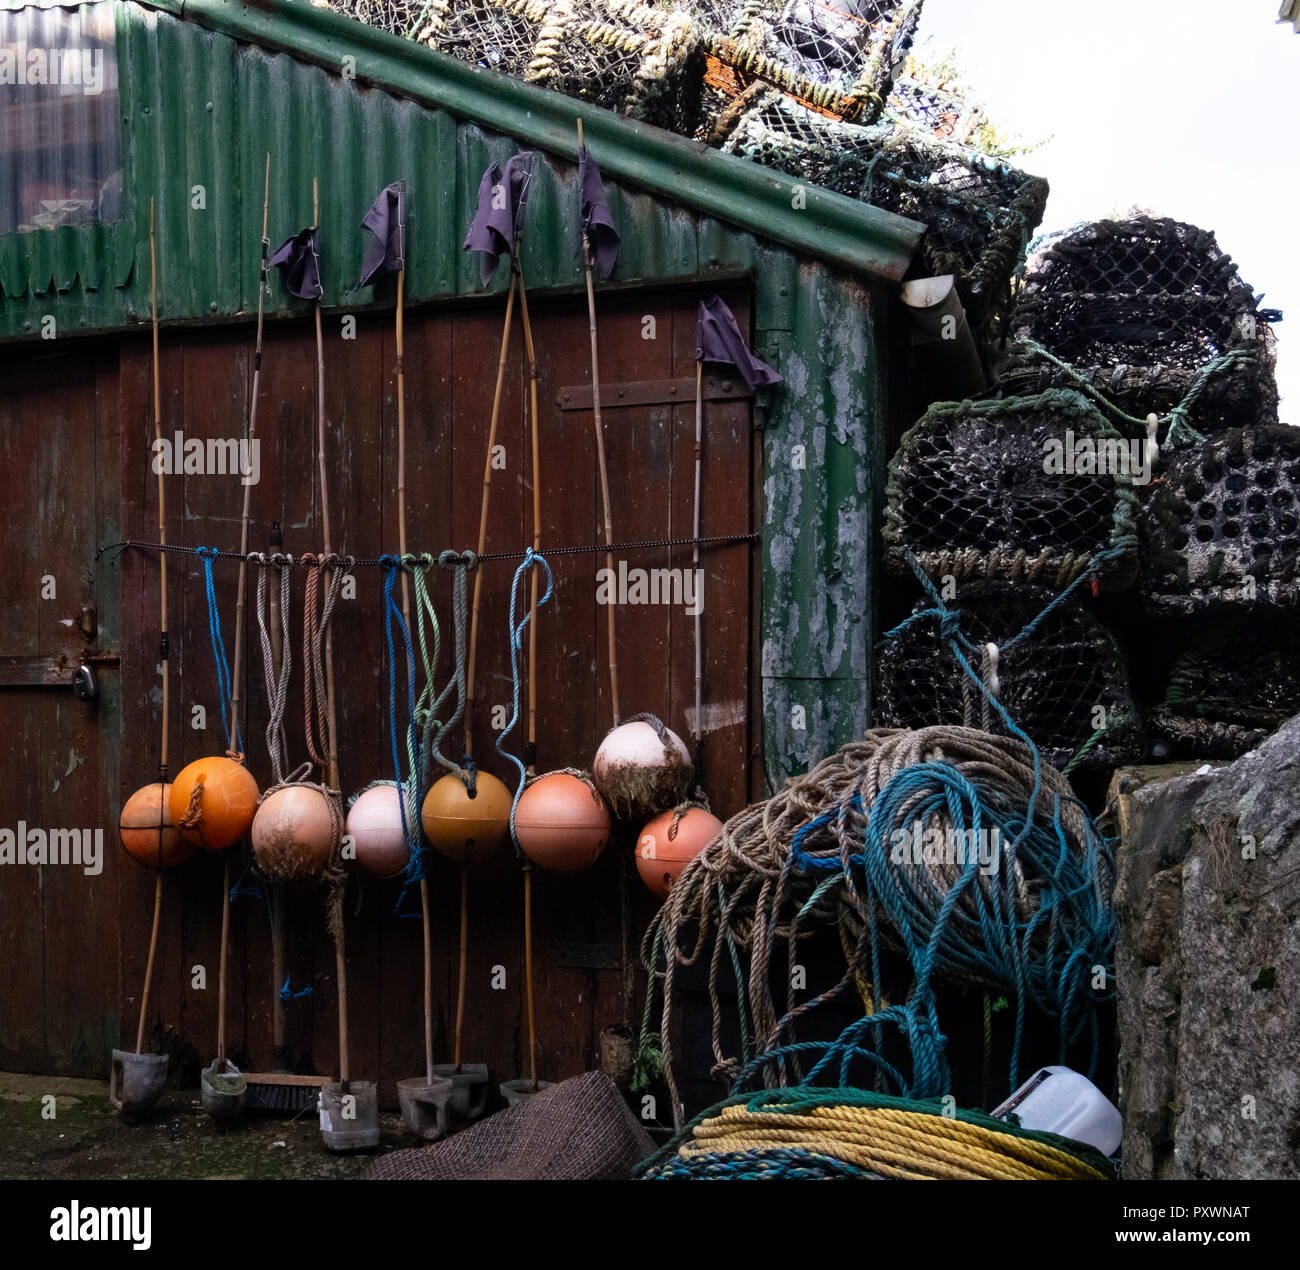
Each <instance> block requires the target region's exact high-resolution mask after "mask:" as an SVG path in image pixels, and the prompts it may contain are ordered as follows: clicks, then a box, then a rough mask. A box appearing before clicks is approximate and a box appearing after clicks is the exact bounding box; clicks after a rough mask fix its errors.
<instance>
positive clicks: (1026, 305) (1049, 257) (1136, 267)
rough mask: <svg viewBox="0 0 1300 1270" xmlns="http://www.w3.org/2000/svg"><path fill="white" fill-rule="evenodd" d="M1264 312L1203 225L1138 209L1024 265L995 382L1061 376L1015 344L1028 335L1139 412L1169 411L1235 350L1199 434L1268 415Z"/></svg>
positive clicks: (1205, 398) (1213, 381) (1205, 405)
mask: <svg viewBox="0 0 1300 1270" xmlns="http://www.w3.org/2000/svg"><path fill="white" fill-rule="evenodd" d="M1270 316H1272V314H1271V313H1270V312H1269V311H1265V310H1261V309H1260V308H1259V307H1258V305H1257V304H1256V301H1255V296H1254V293H1253V292H1252V291H1251V289H1250V287H1249V286H1247V285H1246V284H1245V283H1244V282H1243V281H1242V279H1241V276H1240V275H1239V274H1238V272H1237V266H1236V265H1235V264H1234V263H1233V261H1232V258H1231V257H1230V256H1228V255H1227V254H1226V253H1225V252H1223V251H1222V250H1221V249H1220V247H1219V245H1218V243H1217V242H1216V241H1215V238H1214V235H1213V234H1212V233H1210V232H1209V231H1208V230H1204V229H1198V228H1197V227H1196V226H1194V225H1186V224H1183V223H1182V222H1180V221H1173V220H1164V219H1157V218H1153V217H1145V216H1140V217H1133V218H1131V219H1128V220H1119V221H1109V220H1106V221H1097V222H1094V223H1092V224H1088V225H1084V226H1082V227H1081V228H1079V229H1076V230H1074V231H1072V232H1071V233H1069V234H1066V235H1064V236H1062V237H1060V238H1057V239H1056V240H1055V241H1053V242H1051V243H1049V244H1048V245H1046V246H1045V247H1044V248H1042V249H1041V250H1040V251H1039V252H1038V253H1036V255H1035V257H1034V259H1033V260H1032V261H1031V267H1030V270H1029V273H1028V275H1027V277H1026V279H1025V285H1024V289H1023V293H1022V295H1021V297H1020V301H1019V304H1018V305H1017V307H1016V312H1015V317H1014V319H1013V322H1012V328H1013V335H1014V338H1015V339H1016V341H1018V343H1017V344H1016V345H1013V346H1012V349H1011V354H1010V358H1009V361H1008V364H1007V367H1006V369H1005V372H1004V374H1003V377H1002V384H1003V388H1004V390H1005V391H1007V392H1033V391H1037V390H1041V389H1042V388H1044V387H1048V386H1054V385H1056V384H1061V383H1066V382H1069V377H1068V374H1067V372H1065V371H1063V370H1061V368H1060V367H1057V366H1053V365H1051V364H1050V363H1047V364H1045V363H1044V359H1043V358H1041V356H1039V355H1036V354H1035V353H1033V352H1032V351H1031V350H1030V349H1028V348H1026V347H1025V346H1024V344H1023V341H1029V340H1032V341H1034V342H1035V343H1037V344H1040V345H1042V347H1043V348H1045V349H1047V351H1048V352H1049V353H1051V354H1052V355H1053V356H1055V357H1058V358H1060V359H1061V360H1062V361H1064V362H1067V363H1068V364H1069V365H1070V366H1071V367H1073V368H1074V370H1075V371H1077V372H1078V373H1079V374H1081V375H1082V376H1083V377H1084V379H1085V380H1086V381H1087V382H1089V383H1090V384H1092V385H1093V386H1095V387H1096V388H1097V390H1098V391H1100V392H1102V393H1104V394H1105V396H1106V397H1107V399H1108V400H1110V401H1113V402H1114V403H1115V405H1117V406H1118V407H1119V408H1120V409H1121V410H1123V411H1125V412H1126V413H1128V414H1130V415H1132V416H1134V417H1135V418H1138V419H1145V418H1146V416H1147V415H1148V414H1151V413H1155V414H1159V415H1162V416H1163V415H1165V414H1167V413H1168V412H1169V410H1171V409H1172V408H1173V407H1174V406H1176V405H1178V404H1179V403H1180V402H1181V401H1182V400H1183V399H1184V398H1185V397H1186V396H1187V394H1188V392H1189V391H1190V390H1191V389H1192V387H1193V385H1194V384H1195V383H1196V380H1197V376H1198V375H1199V374H1200V372H1201V371H1202V370H1203V369H1204V368H1206V367H1208V366H1209V365H1210V364H1211V363H1212V362H1214V361H1215V360H1216V359H1218V358H1220V357H1221V356H1223V355H1224V354H1227V353H1230V352H1233V351H1234V350H1235V351H1239V352H1240V353H1241V354H1242V359H1241V360H1240V361H1238V362H1235V363H1233V364H1232V365H1230V366H1226V367H1224V368H1223V369H1221V370H1219V371H1218V372H1216V373H1215V374H1214V375H1213V377H1212V378H1210V380H1209V381H1208V383H1207V384H1206V385H1205V387H1204V389H1203V391H1202V392H1201V393H1200V395H1199V396H1198V398H1197V399H1196V401H1195V402H1194V403H1192V405H1191V407H1190V411H1189V414H1188V422H1189V423H1190V425H1191V426H1192V427H1193V428H1195V429H1196V430H1198V431H1200V432H1207V431H1215V430H1220V429H1222V428H1226V427H1232V426H1243V425H1246V424H1250V423H1255V422H1272V421H1275V420H1276V418H1277V385H1276V383H1275V380H1274V374H1273V337H1272V332H1271V330H1270V328H1269V325H1268V321H1267V319H1268V318H1269V317H1270ZM1130 426H1134V425H1130Z"/></svg>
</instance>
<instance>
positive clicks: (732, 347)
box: [695, 295, 782, 388]
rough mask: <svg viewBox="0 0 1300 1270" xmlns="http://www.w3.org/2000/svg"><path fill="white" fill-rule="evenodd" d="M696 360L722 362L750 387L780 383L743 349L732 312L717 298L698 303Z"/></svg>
mask: <svg viewBox="0 0 1300 1270" xmlns="http://www.w3.org/2000/svg"><path fill="white" fill-rule="evenodd" d="M695 360H696V361H698V362H725V363H726V364H727V365H729V366H734V367H735V368H736V369H737V370H738V371H740V375H741V378H742V379H744V381H745V383H747V384H748V385H749V387H750V388H766V387H768V386H770V385H772V384H779V383H781V382H782V381H781V376H780V375H778V374H777V373H776V371H774V370H773V369H772V368H771V367H770V366H769V365H768V364H767V363H766V362H761V361H759V359H758V358H757V357H755V356H754V354H753V353H751V352H750V351H749V349H748V348H747V347H746V346H745V338H744V336H743V335H741V333H740V327H738V326H737V325H736V318H735V315H734V314H733V313H732V311H731V310H730V309H729V308H727V306H726V305H725V304H723V302H722V300H721V299H720V298H719V297H718V296H716V295H715V296H712V297H711V298H710V299H708V300H701V301H700V321H699V325H698V326H697V327H696V330H695Z"/></svg>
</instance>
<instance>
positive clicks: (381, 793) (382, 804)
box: [347, 785, 410, 878]
mask: <svg viewBox="0 0 1300 1270" xmlns="http://www.w3.org/2000/svg"><path fill="white" fill-rule="evenodd" d="M347 834H348V836H349V837H350V838H351V839H352V846H353V849H354V850H355V851H356V853H357V863H358V864H359V865H361V867H362V868H363V869H368V870H369V871H370V872H371V873H378V874H379V876H380V877H381V878H395V877H397V876H398V875H399V874H401V873H404V872H406V865H407V861H408V859H409V857H410V850H409V848H408V847H407V845H406V834H405V833H404V832H403V831H402V804H401V801H400V800H399V798H398V793H397V786H396V785H376V786H374V788H372V789H367V790H366V791H365V792H364V793H362V794H359V795H358V796H357V800H356V802H354V803H353V804H352V807H351V810H349V812H348V825H347Z"/></svg>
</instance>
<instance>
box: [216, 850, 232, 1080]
mask: <svg viewBox="0 0 1300 1270" xmlns="http://www.w3.org/2000/svg"><path fill="white" fill-rule="evenodd" d="M222 865H223V868H222V880H221V963H220V968H219V969H218V971H217V1062H218V1063H220V1064H223V1065H224V1063H225V1061H226V961H227V958H228V956H229V952H230V852H229V851H224V852H222Z"/></svg>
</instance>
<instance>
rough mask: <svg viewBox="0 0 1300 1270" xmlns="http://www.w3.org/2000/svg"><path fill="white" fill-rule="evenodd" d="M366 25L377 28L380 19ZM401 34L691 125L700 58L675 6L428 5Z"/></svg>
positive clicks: (605, 2)
mask: <svg viewBox="0 0 1300 1270" xmlns="http://www.w3.org/2000/svg"><path fill="white" fill-rule="evenodd" d="M374 3H375V0H348V3H347V4H346V5H345V6H344V7H345V8H346V9H348V10H349V11H351V12H354V15H355V16H360V14H359V13H357V12H356V11H357V10H359V9H361V8H364V7H366V6H367V5H369V4H374ZM375 7H376V8H379V9H381V10H382V9H384V8H386V7H387V6H386V5H382V4H375ZM363 20H364V19H363ZM375 24H376V25H384V20H383V18H382V15H381V17H380V20H379V21H378V22H377V23H375ZM388 29H390V30H391V29H393V27H392V26H389V28H388ZM398 33H399V34H408V32H406V31H399V32H398ZM409 34H412V35H414V36H415V38H418V39H419V40H421V41H422V42H424V43H426V44H428V45H429V47H430V48H434V49H437V50H438V51H439V52H440V53H447V54H449V55H450V56H452V57H455V58H459V59H460V60H461V61H463V62H469V63H470V64H471V65H474V66H480V67H483V68H484V69H486V70H492V71H498V72H499V73H501V74H503V75H510V76H512V77H513V78H515V79H522V80H524V81H526V82H527V83H530V84H540V85H542V86H543V87H545V88H553V89H555V90H556V91H557V92H561V93H564V94H565V95H566V96H569V97H574V98H577V99H578V100H580V101H586V102H591V103H592V104H593V105H596V106H605V107H607V108H608V109H610V110H614V111H617V112H618V113H619V114H622V115H626V116H628V117H630V118H632V119H641V120H644V121H646V122H647V123H653V124H657V125H658V126H660V127H662V128H668V129H671V130H672V131H674V132H680V133H683V134H684V135H686V136H691V135H693V133H694V132H695V129H696V127H697V126H698V123H699V118H698V116H699V107H700V88H701V83H702V68H703V58H702V55H701V54H700V53H699V52H698V32H697V30H696V23H695V20H694V18H693V16H692V14H691V11H690V10H689V9H688V8H687V7H685V6H683V5H665V6H663V7H658V6H656V7H653V8H652V7H650V6H649V5H645V4H640V3H636V2H635V0H561V3H558V4H554V3H548V2H546V0H433V2H432V3H431V4H429V5H428V6H427V14H426V17H425V19H424V22H423V25H422V26H421V27H420V29H419V30H418V31H416V32H410V33H409Z"/></svg>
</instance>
